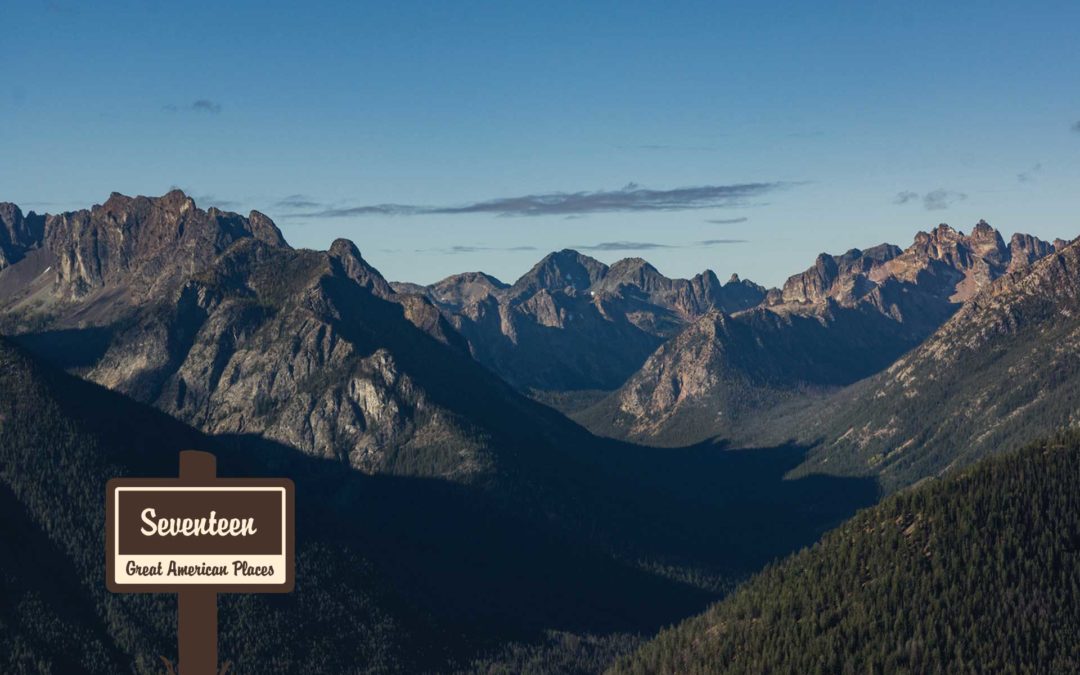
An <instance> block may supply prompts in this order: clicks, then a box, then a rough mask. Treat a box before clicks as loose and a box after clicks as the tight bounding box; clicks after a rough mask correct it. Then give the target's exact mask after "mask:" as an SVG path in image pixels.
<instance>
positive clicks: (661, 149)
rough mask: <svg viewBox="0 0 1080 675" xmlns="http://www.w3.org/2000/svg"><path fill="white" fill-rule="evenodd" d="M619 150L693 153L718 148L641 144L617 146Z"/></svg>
mask: <svg viewBox="0 0 1080 675" xmlns="http://www.w3.org/2000/svg"><path fill="white" fill-rule="evenodd" d="M615 147H616V148H618V149H619V150H650V151H654V152H665V151H675V152H677V151H683V150H688V151H691V152H714V151H716V150H717V149H718V148H717V147H716V146H713V145H669V144H667V143H641V144H637V145H617V146H615Z"/></svg>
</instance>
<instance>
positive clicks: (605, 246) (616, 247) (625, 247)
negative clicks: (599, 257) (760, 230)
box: [573, 239, 747, 252]
mask: <svg viewBox="0 0 1080 675" xmlns="http://www.w3.org/2000/svg"><path fill="white" fill-rule="evenodd" d="M746 241H747V240H746V239H705V240H703V241H695V242H693V243H689V244H661V243H658V242H652V241H603V242H600V243H599V244H587V245H583V246H574V247H573V248H575V249H577V250H578V251H601V252H611V251H655V250H658V249H670V248H690V247H700V246H723V245H725V244H745V243H746Z"/></svg>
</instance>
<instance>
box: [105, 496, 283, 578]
mask: <svg viewBox="0 0 1080 675" xmlns="http://www.w3.org/2000/svg"><path fill="white" fill-rule="evenodd" d="M294 499H295V496H294V488H293V483H292V481H291V480H288V479H287V478H280V479H278V478H215V479H213V480H210V481H206V480H189V479H183V478H180V479H175V478H115V479H113V480H110V481H109V482H108V485H107V487H106V507H105V514H106V524H107V525H106V527H107V533H106V537H105V539H106V565H105V567H106V575H107V576H106V583H107V585H108V588H109V590H110V591H113V592H114V593H179V592H183V591H186V590H191V589H196V588H203V589H207V590H213V591H214V592H217V593H288V592H291V591H292V590H293V585H294V583H295V577H294V574H295V567H294V564H295V561H294V553H295V547H296V542H295V527H294V522H293V514H294V511H295V506H294Z"/></svg>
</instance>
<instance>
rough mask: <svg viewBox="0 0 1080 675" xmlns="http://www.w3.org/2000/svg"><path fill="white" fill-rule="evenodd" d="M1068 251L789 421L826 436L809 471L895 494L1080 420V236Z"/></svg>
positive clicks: (1010, 276)
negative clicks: (859, 478) (873, 478)
mask: <svg viewBox="0 0 1080 675" xmlns="http://www.w3.org/2000/svg"><path fill="white" fill-rule="evenodd" d="M1057 246H1059V247H1060V249H1059V250H1056V251H1054V252H1052V253H1050V254H1049V255H1047V256H1046V257H1044V258H1042V259H1041V260H1038V261H1036V262H1035V263H1033V264H1031V265H1029V266H1026V267H1025V266H1019V267H1016V268H1014V270H1013V271H1011V272H1008V273H1007V274H1006V275H1005V276H1003V277H1001V278H999V279H997V280H996V281H994V282H993V283H991V284H989V285H988V286H986V287H985V288H983V289H982V290H981V291H980V292H978V293H977V294H976V295H975V296H973V297H972V298H970V299H969V300H968V302H967V303H965V304H964V306H963V307H961V308H960V310H959V311H958V312H957V313H956V314H955V315H954V316H953V317H952V318H951V319H950V320H949V321H948V322H946V323H945V324H944V325H942V326H941V328H940V329H938V330H937V331H936V332H935V333H934V334H933V335H932V336H930V337H929V338H928V339H927V340H926V341H925V342H923V343H922V344H921V345H919V347H917V348H916V349H914V350H913V351H911V352H910V353H909V354H907V355H905V356H904V357H903V358H901V359H900V360H898V361H897V362H896V363H895V364H893V365H892V366H890V367H889V368H888V369H887V370H885V371H884V372H882V373H880V374H879V375H877V376H875V377H873V378H870V379H869V380H866V381H864V382H860V383H858V384H857V385H855V386H853V387H851V388H850V389H849V390H846V391H842V392H840V393H838V394H837V395H836V396H834V397H832V398H831V399H829V400H826V401H824V402H823V403H822V404H821V405H819V406H816V407H813V408H811V409H810V412H809V413H807V414H805V415H804V416H802V417H800V416H795V417H794V418H793V419H792V420H788V421H778V428H781V429H783V428H790V429H792V430H794V429H796V428H798V429H800V432H799V435H801V436H802V437H804V438H807V439H813V440H814V441H815V442H816V443H817V447H816V448H815V450H814V451H813V452H812V453H811V456H810V458H809V460H808V462H807V464H806V466H805V467H803V469H801V472H813V471H818V472H821V471H824V472H831V473H852V474H861V475H866V474H875V475H878V476H880V477H881V480H882V482H883V484H884V485H885V486H886V487H888V488H893V489H895V488H898V487H902V486H904V485H908V484H910V483H913V482H916V481H918V480H920V479H922V478H925V477H928V476H934V475H937V474H939V473H941V472H942V471H944V470H947V469H948V468H950V467H952V466H956V465H963V464H966V463H969V462H972V461H974V460H976V459H978V458H979V457H981V456H984V455H986V454H988V453H990V452H992V451H994V450H995V449H996V448H1009V447H1015V446H1017V445H1019V444H1022V443H1023V442H1025V441H1026V440H1028V439H1030V438H1032V437H1034V436H1037V435H1042V434H1047V433H1050V432H1051V431H1053V430H1055V429H1058V428H1063V427H1069V426H1074V425H1076V424H1078V423H1080V388H1078V387H1077V385H1076V382H1077V381H1078V379H1077V377H1076V375H1077V373H1080V243H1078V242H1075V241H1074V242H1073V243H1071V244H1068V245H1062V244H1061V243H1060V242H1059V243H1058V245H1057Z"/></svg>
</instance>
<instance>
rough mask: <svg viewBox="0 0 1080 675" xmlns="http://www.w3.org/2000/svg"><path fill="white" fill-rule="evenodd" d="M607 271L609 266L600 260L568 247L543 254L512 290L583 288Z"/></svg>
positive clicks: (515, 291)
mask: <svg viewBox="0 0 1080 675" xmlns="http://www.w3.org/2000/svg"><path fill="white" fill-rule="evenodd" d="M607 271H608V266H607V265H605V264H604V263H602V262H600V261H599V260H596V259H595V258H590V257H589V256H587V255H583V254H581V253H579V252H577V251H575V250H573V249H569V248H565V249H563V250H561V251H555V252H554V253H549V254H548V255H546V256H544V257H543V258H542V259H541V260H540V262H538V263H536V264H535V265H534V266H533V268H532V269H531V270H529V271H528V272H526V273H525V275H524V276H522V277H521V278H520V279H518V280H517V281H516V282H514V285H513V287H512V288H511V293H512V294H514V295H518V294H521V293H529V292H535V291H538V290H541V289H543V290H549V291H554V290H563V289H565V288H573V289H574V290H575V291H584V290H586V289H588V288H589V287H590V286H592V285H593V284H594V283H596V282H597V281H599V280H600V279H602V278H603V277H604V275H606V274H607Z"/></svg>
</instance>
